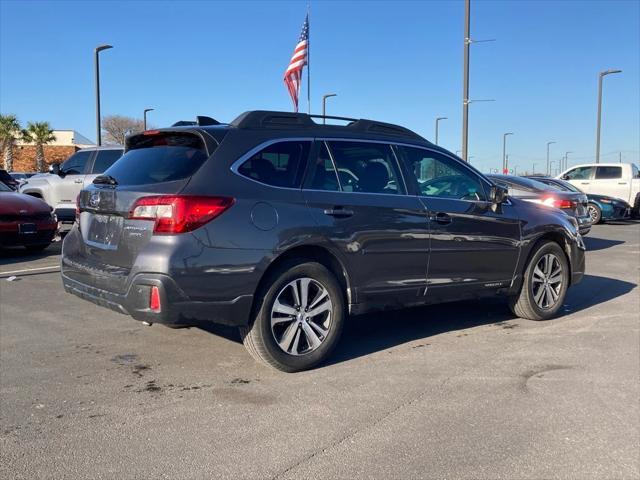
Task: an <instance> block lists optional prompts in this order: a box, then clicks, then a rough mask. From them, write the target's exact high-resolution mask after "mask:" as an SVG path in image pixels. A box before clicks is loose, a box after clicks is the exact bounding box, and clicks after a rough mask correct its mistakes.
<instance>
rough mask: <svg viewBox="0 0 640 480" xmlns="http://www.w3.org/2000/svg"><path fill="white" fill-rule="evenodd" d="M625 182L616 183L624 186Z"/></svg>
mask: <svg viewBox="0 0 640 480" xmlns="http://www.w3.org/2000/svg"><path fill="white" fill-rule="evenodd" d="M626 184H627V182H618V185H626Z"/></svg>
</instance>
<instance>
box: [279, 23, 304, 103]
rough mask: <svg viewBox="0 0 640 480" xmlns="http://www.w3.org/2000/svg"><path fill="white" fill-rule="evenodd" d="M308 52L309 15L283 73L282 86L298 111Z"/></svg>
mask: <svg viewBox="0 0 640 480" xmlns="http://www.w3.org/2000/svg"><path fill="white" fill-rule="evenodd" d="M308 52H309V14H307V16H306V17H305V19H304V24H303V25H302V32H301V33H300V38H299V39H298V43H297V44H296V48H295V49H294V50H293V56H292V57H291V61H290V62H289V66H288V67H287V70H286V71H285V72H284V84H285V85H286V86H287V89H288V90H289V95H291V100H292V101H293V108H294V109H295V111H296V112H297V111H298V95H299V93H300V84H301V83H302V69H303V68H304V66H305V65H307V64H308V59H309V57H308Z"/></svg>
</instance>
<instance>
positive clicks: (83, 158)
mask: <svg viewBox="0 0 640 480" xmlns="http://www.w3.org/2000/svg"><path fill="white" fill-rule="evenodd" d="M92 153H93V150H88V151H79V152H76V153H74V154H73V155H71V156H70V157H69V158H67V159H66V160H65V161H64V163H63V164H62V165H61V167H60V170H61V171H62V172H63V173H65V174H67V175H80V174H83V173H84V169H85V167H86V166H87V162H88V161H89V158H91V154H92Z"/></svg>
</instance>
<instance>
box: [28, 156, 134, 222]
mask: <svg viewBox="0 0 640 480" xmlns="http://www.w3.org/2000/svg"><path fill="white" fill-rule="evenodd" d="M122 152H123V149H122V147H120V146H113V147H112V146H107V147H89V148H83V149H82V150H78V151H77V152H76V153H74V154H73V155H71V156H70V157H69V158H67V159H66V160H65V161H64V163H62V165H60V166H57V165H56V166H52V168H50V169H49V170H50V172H51V173H47V174H42V175H35V176H33V177H31V178H29V179H27V181H26V182H24V183H22V184H21V185H20V188H19V190H20V193H26V194H27V195H32V196H34V197H38V198H41V199H42V200H44V201H45V202H47V203H48V204H49V205H51V207H52V208H53V209H54V211H55V212H56V215H57V216H58V220H60V221H63V222H68V221H73V219H74V218H75V216H76V197H77V196H78V194H79V193H80V190H82V188H83V187H84V186H86V185H88V184H90V183H91V182H92V181H93V179H94V178H96V177H97V176H98V175H99V174H101V173H103V172H104V171H105V170H106V169H107V168H109V167H110V166H111V165H112V164H113V163H114V162H115V161H116V160H118V159H119V158H120V157H121V156H122Z"/></svg>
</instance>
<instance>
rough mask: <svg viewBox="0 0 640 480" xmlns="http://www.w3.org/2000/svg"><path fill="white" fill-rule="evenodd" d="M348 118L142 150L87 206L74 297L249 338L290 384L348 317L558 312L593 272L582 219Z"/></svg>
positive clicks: (193, 129)
mask: <svg viewBox="0 0 640 480" xmlns="http://www.w3.org/2000/svg"><path fill="white" fill-rule="evenodd" d="M343 120H344V119H343ZM347 120H348V121H349V123H348V124H347V125H346V126H339V125H322V124H320V123H316V122H315V121H314V120H313V117H312V116H309V115H305V114H294V113H282V112H265V111H254V112H247V113H244V114H243V115H241V116H240V117H238V118H237V119H236V120H234V121H233V122H232V123H231V124H228V125H209V126H203V125H189V126H184V127H174V128H165V129H160V130H153V131H147V132H144V133H141V134H137V135H133V136H130V137H129V138H128V139H127V145H126V152H125V154H124V155H123V157H122V158H121V159H120V160H118V161H117V162H116V163H115V164H114V165H113V166H112V167H110V168H109V169H108V170H107V171H106V172H105V173H104V174H103V175H101V176H99V177H97V178H96V179H95V180H94V181H93V184H92V185H89V186H87V187H86V188H84V189H83V190H82V192H81V193H80V195H79V205H78V212H79V213H78V220H77V222H76V223H75V225H74V227H73V228H72V230H71V232H70V233H69V234H68V235H67V237H66V238H65V240H64V244H63V253H62V279H63V283H64V287H65V289H66V291H67V292H70V293H73V294H75V295H78V296H80V297H82V298H85V299H87V300H89V301H91V302H94V303H96V304H99V305H102V306H105V307H108V308H111V309H113V310H115V311H118V312H121V313H126V314H129V315H131V316H132V317H134V318H135V319H137V320H141V321H144V322H147V323H155V322H157V323H163V324H167V325H170V326H178V325H185V324H186V325H189V324H194V323H197V322H198V321H211V322H217V323H221V324H227V325H234V326H238V327H240V332H241V336H242V338H243V341H244V344H245V346H246V347H247V349H248V350H249V352H250V353H251V354H252V355H253V356H254V357H255V358H256V359H257V360H259V361H262V362H264V363H265V364H267V365H270V366H272V367H274V368H277V369H280V370H284V371H290V372H291V371H297V370H302V369H306V368H311V367H313V366H314V365H317V364H318V363H319V362H321V361H322V360H324V359H325V358H327V356H328V355H329V353H330V351H331V350H332V349H333V347H334V346H335V345H336V342H337V341H338V338H339V337H340V332H341V330H342V328H343V325H344V323H345V321H346V317H347V315H348V314H361V313H364V312H369V311H373V310H381V309H394V308H402V307H406V306H412V305H425V304H429V303H437V302H446V301H451V300H459V299H464V298H467V299H469V298H471V299H472V298H478V297H484V296H496V295H500V296H503V297H506V298H508V299H509V304H510V306H511V308H512V309H513V311H514V312H515V313H516V315H518V316H520V317H524V318H529V319H534V320H543V319H548V318H551V317H553V316H554V315H555V314H556V313H557V312H558V310H559V308H560V306H561V305H562V303H563V301H564V298H565V294H566V292H567V289H568V287H569V286H570V285H573V284H575V283H577V282H579V281H580V280H581V278H582V276H583V273H584V268H585V257H584V244H583V242H582V237H581V236H580V233H579V231H578V225H577V222H576V221H575V219H574V218H573V217H570V216H567V215H565V214H564V213H562V212H561V211H560V210H557V209H554V208H544V209H543V208H540V207H539V206H538V205H534V204H532V203H530V202H526V201H522V200H520V199H519V198H517V197H516V198H511V197H508V196H507V192H506V190H505V189H504V188H502V187H499V186H496V185H495V184H494V183H493V182H492V181H491V180H489V179H487V178H486V177H485V176H484V175H482V174H481V173H480V172H478V171H477V170H475V169H474V168H473V167H471V166H470V165H469V164H467V163H464V162H462V161H461V160H460V159H458V158H457V157H456V156H455V155H453V154H451V153H449V152H448V151H446V150H444V149H442V148H440V147H438V146H435V145H433V144H431V143H429V142H428V141H426V140H425V139H423V138H422V137H420V136H419V135H417V134H415V133H414V132H412V131H410V130H408V129H406V128H403V127H400V126H396V125H391V124H386V123H381V122H376V121H370V120H354V119H347ZM443 178H444V179H446V180H444V181H443V182H440V179H443Z"/></svg>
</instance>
